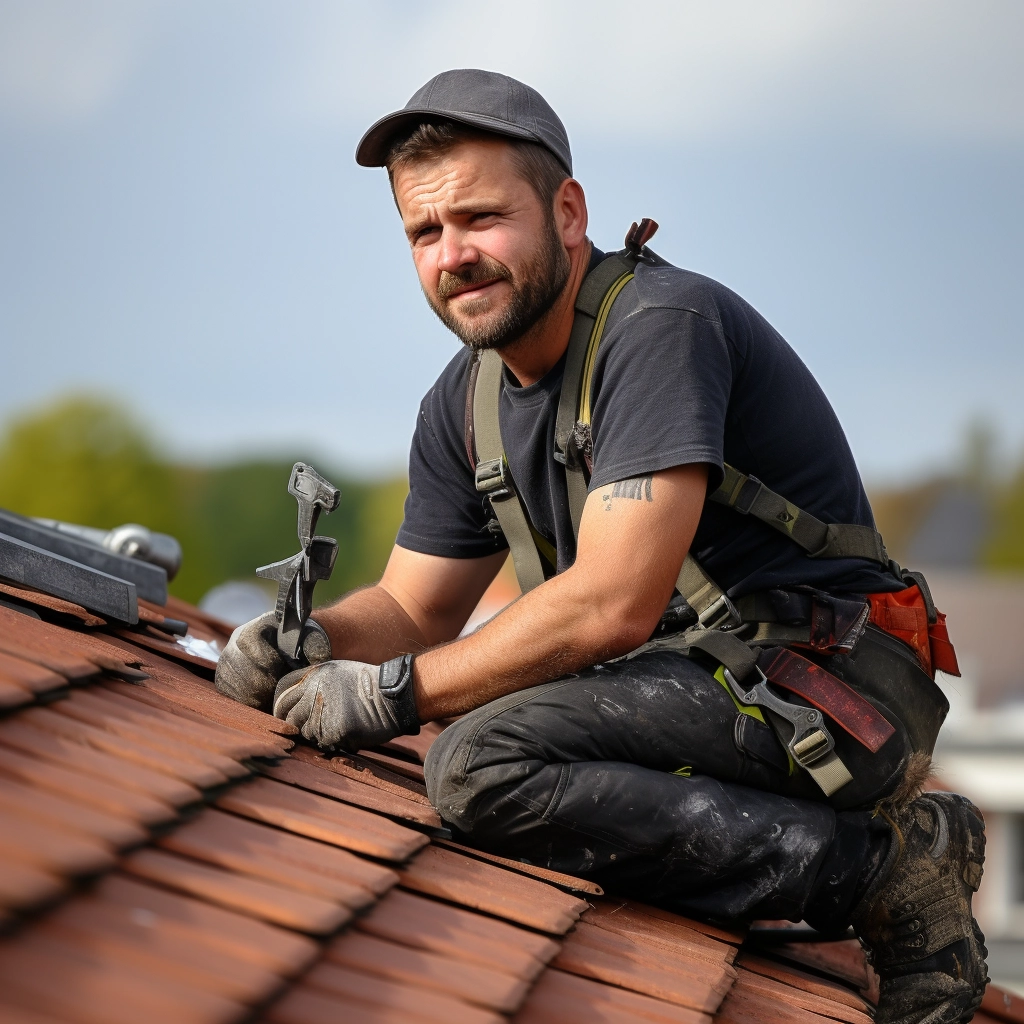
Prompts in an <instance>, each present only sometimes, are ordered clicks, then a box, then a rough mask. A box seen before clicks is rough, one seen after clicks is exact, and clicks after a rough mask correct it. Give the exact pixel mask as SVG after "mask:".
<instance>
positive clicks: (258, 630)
mask: <svg viewBox="0 0 1024 1024" xmlns="http://www.w3.org/2000/svg"><path fill="white" fill-rule="evenodd" d="M306 625H307V628H308V629H309V630H310V631H311V632H313V631H315V633H316V640H317V643H316V645H315V650H316V654H315V655H314V656H312V657H308V654H309V652H311V651H313V650H314V645H313V644H311V643H306V644H304V645H303V651H304V652H307V659H308V660H309V661H327V660H329V659H330V657H331V644H330V641H329V640H328V639H327V634H326V633H325V632H324V631H323V630H322V629H321V628H320V627H319V626H318V625H317V624H316V623H315V622H313V621H312V620H310V621H309V622H308V623H307V624H306ZM296 664H297V663H296V662H294V661H291V660H290V659H288V658H286V657H285V656H284V655H283V654H282V653H281V652H280V651H279V650H278V649H277V619H276V617H275V615H274V612H267V613H266V614H265V615H261V616H260V617H259V618H258V619H252V620H251V621H250V622H246V623H245V624H244V625H242V626H239V627H238V629H236V630H235V631H234V633H232V634H231V639H230V640H228V642H227V646H226V647H225V648H224V653H223V654H221V656H220V660H219V661H218V662H217V674H216V676H215V685H216V687H217V689H218V690H219V691H220V692H221V693H223V694H224V695H225V696H227V697H231V698H232V699H233V700H237V701H238V702H239V703H240V704H248V705H249V707H251V708H258V709H259V710H260V711H269V710H270V703H271V700H272V698H273V696H274V687H275V686H277V681H278V680H279V679H280V678H281V677H282V676H284V675H287V674H288V673H289V672H291V671H292V669H294V668H295V667H296Z"/></svg>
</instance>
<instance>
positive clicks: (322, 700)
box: [274, 654, 420, 751]
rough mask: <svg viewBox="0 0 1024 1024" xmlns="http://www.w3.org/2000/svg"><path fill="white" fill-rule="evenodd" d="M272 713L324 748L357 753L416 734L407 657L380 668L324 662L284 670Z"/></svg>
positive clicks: (410, 671) (416, 722)
mask: <svg viewBox="0 0 1024 1024" xmlns="http://www.w3.org/2000/svg"><path fill="white" fill-rule="evenodd" d="M274 714H275V715H276V716H277V717H278V718H283V719H284V720H285V721H286V722H291V724H292V725H294V726H297V727H298V729H299V731H300V732H301V733H302V735H303V736H305V737H306V739H307V740H310V741H311V742H313V743H316V744H317V746H319V747H323V748H327V747H342V748H343V749H345V750H350V751H356V750H361V749H362V748H363V747H374V746H377V745H378V744H380V743H386V742H387V741H388V740H390V739H393V738H394V737H395V736H401V735H403V734H404V735H413V734H415V733H418V732H419V731H420V719H419V715H418V714H417V711H416V702H415V700H414V699H413V692H412V655H411V654H406V655H403V656H402V657H401V658H393V659H392V660H391V661H386V662H384V664H383V665H367V664H366V662H363V661H328V662H325V663H324V664H322V665H315V666H314V667H313V668H306V669H299V670H298V671H296V672H289V673H288V675H286V676H285V677H284V678H283V679H282V680H281V681H280V682H279V683H278V684H277V691H276V692H275V694H274Z"/></svg>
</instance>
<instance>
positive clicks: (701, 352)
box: [398, 250, 902, 597]
mask: <svg viewBox="0 0 1024 1024" xmlns="http://www.w3.org/2000/svg"><path fill="white" fill-rule="evenodd" d="M602 256H603V254H602V253H600V252H597V251H596V250H595V252H594V256H593V258H592V262H591V265H592V266H593V265H594V264H595V263H596V262H597V261H598V260H600V259H601V258H602ZM469 362H470V352H469V350H468V349H463V350H462V351H460V352H459V353H458V354H457V355H456V356H455V358H454V359H452V361H451V362H450V363H449V364H448V366H447V367H446V368H445V370H444V372H443V373H442V374H441V376H440V377H439V378H438V380H437V382H436V383H435V384H434V386H433V387H432V388H431V389H430V391H429V392H427V395H426V397H425V398H424V399H423V402H422V403H421V405H420V413H419V418H418V420H417V423H416V432H415V435H414V437H413V442H412V450H411V454H410V460H409V485H410V491H409V497H408V499H407V501H406V503H405V521H404V523H403V524H402V527H401V529H400V530H399V533H398V543H399V544H400V545H401V546H402V547H404V548H409V549H411V550H413V551H420V552H424V553H426V554H431V555H442V556H445V557H449V558H477V557H481V556H483V555H488V554H491V553H493V552H496V551H500V550H502V549H503V548H505V547H507V544H506V543H505V540H504V538H503V537H502V536H501V534H500V533H499V534H497V535H495V534H494V533H491V532H490V531H489V530H488V527H487V524H488V522H489V521H490V520H491V519H492V518H493V517H492V515H491V513H490V511H489V508H488V504H487V501H486V499H485V498H483V496H482V495H480V494H478V493H477V491H476V489H475V487H474V480H473V470H472V468H471V465H470V461H469V456H468V454H467V452H466V423H465V418H466V383H467V376H468V367H469ZM563 364H564V357H563V360H562V361H560V362H559V363H558V364H557V365H556V366H555V367H554V368H553V369H552V370H551V371H550V372H549V373H548V374H547V375H546V376H545V377H544V378H543V379H542V380H540V381H538V382H537V383H536V384H532V385H530V386H529V387H521V386H519V385H518V383H517V382H516V381H515V380H514V379H512V378H511V376H510V374H509V373H508V371H507V370H506V371H505V384H504V389H503V391H502V396H501V404H500V419H501V434H502V439H503V442H504V446H505V453H506V456H507V458H508V463H509V468H510V469H511V471H512V476H513V479H514V480H515V483H516V489H517V491H518V493H519V495H520V498H521V500H522V501H523V502H524V504H525V506H526V509H527V513H528V515H529V517H530V520H531V521H532V523H533V525H534V526H535V527H536V529H537V530H539V531H540V533H542V534H543V535H544V536H545V537H546V538H547V539H548V540H549V541H550V542H551V543H552V544H553V545H554V546H555V548H556V550H557V552H558V571H559V572H561V571H563V570H564V569H566V568H567V567H568V566H569V565H571V564H572V561H573V558H574V557H575V545H574V541H573V533H572V523H571V521H570V518H569V503H568V498H567V496H566V485H565V470H564V468H563V467H562V466H561V465H560V464H559V463H558V462H556V461H555V459H554V458H553V456H552V452H553V450H554V429H555V416H556V413H557V409H558V395H559V391H560V388H561V384H562V371H563ZM593 395H594V403H593V423H592V429H593V441H594V453H593V454H594V472H593V477H592V479H591V484H590V489H591V490H592V491H593V490H595V489H597V488H601V487H605V486H607V485H609V484H611V483H614V482H616V481H618V480H623V479H626V478H629V477H635V476H642V475H644V474H647V473H653V472H657V471H658V470H662V469H669V468H670V467H672V466H681V465H689V464H692V463H706V464H708V465H709V466H710V467H711V472H710V479H709V488H710V489H711V490H713V489H715V488H716V487H717V486H718V484H719V483H720V482H721V479H722V464H723V462H728V463H729V464H730V465H733V466H735V467H736V468H737V469H740V470H742V471H743V472H745V473H749V474H752V475H754V476H756V477H758V478H760V479H761V480H763V481H764V483H765V484H767V485H768V487H770V488H771V489H772V490H774V491H776V492H778V493H779V494H781V495H783V496H784V497H785V498H787V499H788V500H789V501H791V502H792V503H794V504H795V505H797V506H798V507H800V508H802V509H805V510H806V511H808V512H811V513H812V514H813V515H815V516H817V517H818V518H819V519H822V520H824V521H825V522H828V523H857V524H861V525H864V526H874V520H873V518H872V514H871V508H870V506H869V504H868V500H867V496H866V495H865V493H864V488H863V485H862V483H861V479H860V475H859V473H858V472H857V467H856V465H855V463H854V460H853V454H852V453H851V451H850V447H849V445H848V444H847V441H846V437H845V436H844V434H843V430H842V427H840V425H839V421H838V419H837V418H836V415H835V413H834V412H833V411H832V407H831V406H830V405H829V402H828V399H827V398H826V397H825V395H824V394H823V393H822V391H821V388H819V387H818V384H817V382H816V381H815V380H814V378H813V377H812V376H811V374H810V371H809V370H808V369H807V367H806V366H804V364H803V363H802V362H801V360H800V358H799V357H798V356H797V355H796V353H795V352H794V351H793V350H792V349H791V348H790V347H789V345H788V344H786V342H785V340H784V339H783V338H782V337H781V336H780V335H779V334H778V333H777V332H776V331H775V330H774V328H772V326H771V325H770V324H769V323H768V322H767V321H766V320H765V319H764V318H763V317H762V316H761V315H760V314H759V313H758V312H757V311H756V310H755V309H753V308H752V307H751V306H750V305H748V304H747V303H746V302H744V301H743V300H742V299H741V298H740V297H739V296H738V295H736V294H734V293H733V292H731V291H729V289H728V288H725V287H724V286H723V285H721V284H718V283H717V282H715V281H712V280H710V279H709V278H706V277H701V276H700V275H699V274H694V273H691V272H690V271H687V270H681V269H678V268H676V267H662V266H647V265H644V264H640V265H638V266H637V268H636V274H635V276H634V278H633V280H632V281H630V282H629V283H628V284H627V285H626V287H625V288H624V289H623V291H622V293H621V294H620V295H619V297H618V299H617V300H616V302H615V305H614V306H613V308H612V312H611V316H610V317H609V321H608V326H607V328H606V330H605V334H604V338H603V340H602V342H601V347H600V350H599V353H598V357H597V364H596V368H595V372H594V387H593ZM691 550H692V552H693V554H694V556H695V557H696V558H697V559H698V560H699V561H700V563H701V564H702V565H703V567H704V569H705V571H706V572H707V573H708V574H709V575H710V576H711V577H712V578H713V579H714V580H715V581H716V582H717V583H718V584H719V586H721V587H723V588H724V589H726V590H727V592H728V593H729V594H730V596H732V597H738V596H740V595H741V594H745V593H750V592H752V591H756V590H763V589H766V588H769V587H785V586H793V585H798V584H809V585H812V586H816V587H819V588H821V589H825V590H832V591H837V592H859V593H870V592H872V591H882V590H897V589H901V588H902V584H901V583H899V582H898V581H897V580H896V579H895V578H894V577H893V576H892V575H890V574H889V573H886V572H882V571H881V570H879V569H878V568H877V567H876V566H875V565H874V564H873V563H871V562H867V561H864V560H861V559H852V558H850V559H818V560H815V559H811V558H808V557H807V556H806V555H805V554H804V552H803V551H802V550H801V549H800V548H799V547H797V545H796V544H794V543H793V542H792V541H790V540H788V539H787V538H786V537H784V536H782V535H781V534H779V533H777V532H776V531H774V530H772V529H771V528H770V527H768V526H766V525H764V524H763V523H760V522H758V521H757V520H756V519H754V518H753V517H752V516H744V515H741V514H739V513H737V512H735V511H734V510H732V509H730V508H727V507H725V506H722V505H716V504H714V503H711V502H708V503H707V504H706V505H705V507H704V512H703V514H702V516H701V520H700V525H699V527H698V529H697V534H696V537H695V539H694V543H693V545H692V548H691Z"/></svg>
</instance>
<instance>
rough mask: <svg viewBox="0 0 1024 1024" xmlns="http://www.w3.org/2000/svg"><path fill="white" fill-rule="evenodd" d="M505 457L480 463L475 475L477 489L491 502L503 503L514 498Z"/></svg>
mask: <svg viewBox="0 0 1024 1024" xmlns="http://www.w3.org/2000/svg"><path fill="white" fill-rule="evenodd" d="M506 470H507V463H506V462H505V457H504V456H502V457H501V458H500V459H488V460H487V461H486V462H478V463H477V466H476V472H475V473H474V482H475V484H476V489H477V490H478V491H480V492H481V493H483V494H486V495H487V497H488V498H490V499H491V501H501V500H502V499H503V498H510V497H511V496H512V488H511V481H510V478H509V475H508V474H507V472H506Z"/></svg>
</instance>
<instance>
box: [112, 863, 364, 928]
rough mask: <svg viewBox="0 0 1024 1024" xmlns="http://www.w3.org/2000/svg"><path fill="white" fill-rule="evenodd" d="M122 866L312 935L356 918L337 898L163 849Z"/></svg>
mask: <svg viewBox="0 0 1024 1024" xmlns="http://www.w3.org/2000/svg"><path fill="white" fill-rule="evenodd" d="M121 866H122V867H123V869H124V870H125V871H128V872H130V873H131V874H133V875H137V876H138V877H140V878H145V879H147V880H149V881H151V882H156V883H157V884H159V885H164V886H167V887H168V888H170V889H176V890H178V891H180V892H184V893H187V894H188V895H190V896H197V897H199V898H201V899H205V900H209V901H210V902H211V903H216V904H218V905H219V906H222V907H229V908H231V909H233V910H240V911H242V912H244V913H247V914H251V915H252V916H254V917H257V918H259V919H260V920H263V921H269V922H271V923H272V924H279V925H283V926H284V927H286V928H294V929H295V930H296V931H300V932H305V933H307V934H309V935H330V934H331V933H332V932H334V931H336V930H337V929H338V928H340V927H341V926H342V925H343V924H345V922H346V921H348V920H350V919H351V917H352V912H351V911H350V910H349V909H348V908H347V907H345V906H343V905H342V904H341V903H339V902H337V901H335V900H327V899H323V898H322V897H318V896H310V895H309V894H308V893H301V892H298V891H297V890H295V889H292V888H290V887H286V886H282V885H277V884H275V883H273V882H268V881H265V880H264V879H260V878H252V877H249V876H247V875H241V874H238V873H237V872H234V871H223V870H221V869H220V868H215V867H211V866H209V865H207V864H202V863H200V862H198V861H196V860H192V859H191V858H188V857H179V856H176V855H174V854H170V853H165V852H163V851H162V850H151V849H145V850H139V851H137V852H136V853H133V854H131V855H129V856H128V857H126V858H125V859H124V860H123V861H122V865H121Z"/></svg>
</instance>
